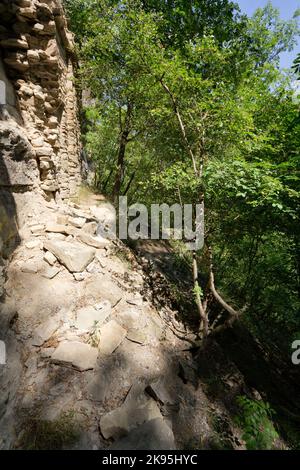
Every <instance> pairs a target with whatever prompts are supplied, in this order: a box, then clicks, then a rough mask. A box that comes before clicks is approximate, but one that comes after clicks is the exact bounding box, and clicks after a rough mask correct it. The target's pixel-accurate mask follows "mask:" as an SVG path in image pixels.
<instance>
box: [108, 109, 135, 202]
mask: <svg viewBox="0 0 300 470" xmlns="http://www.w3.org/2000/svg"><path fill="white" fill-rule="evenodd" d="M131 116H132V104H131V103H130V102H129V103H128V105H127V112H126V117H125V122H124V127H123V128H122V129H121V135H120V144H119V151H118V161H117V174H116V179H115V184H114V188H113V194H112V195H113V199H114V201H115V202H116V201H117V198H118V197H119V195H120V190H121V185H122V181H123V176H124V170H125V153H126V146H127V144H128V137H129V134H130V130H131Z"/></svg>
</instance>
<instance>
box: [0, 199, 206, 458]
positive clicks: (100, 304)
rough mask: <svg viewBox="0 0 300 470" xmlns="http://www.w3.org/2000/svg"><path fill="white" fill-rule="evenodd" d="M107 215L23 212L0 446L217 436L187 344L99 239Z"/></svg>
mask: <svg viewBox="0 0 300 470" xmlns="http://www.w3.org/2000/svg"><path fill="white" fill-rule="evenodd" d="M107 207H108V206H100V207H99V206H92V207H89V208H87V207H79V206H76V205H75V204H71V203H70V204H68V205H64V204H60V205H56V204H54V203H53V204H50V203H49V204H46V205H45V203H42V202H40V203H38V202H37V201H35V205H34V207H32V205H29V206H28V208H27V207H24V210H23V214H22V228H21V229H20V238H21V240H22V242H21V244H20V245H19V247H18V248H17V249H16V250H15V252H14V255H13V258H12V260H11V262H10V263H9V265H8V267H7V269H6V280H5V284H4V281H3V289H4V291H5V295H4V296H3V297H2V303H1V306H0V326H1V336H2V338H3V339H4V340H5V343H6V347H7V364H6V365H5V366H0V386H1V398H0V430H1V431H0V448H4V449H8V448H34V449H35V448H44V447H46V448H57V447H62V448H78V449H101V448H107V447H110V446H111V447H112V448H114V449H131V448H141V449H175V448H187V447H190V446H192V447H193V446H194V447H199V445H200V439H201V438H203V436H205V435H206V434H209V432H210V426H209V422H208V414H207V413H208V410H209V404H208V403H207V398H206V396H205V394H204V393H203V391H202V390H201V387H200V388H199V387H197V381H196V378H195V374H194V369H193V363H192V358H191V356H190V354H189V353H188V352H186V349H187V346H188V343H187V342H185V341H182V340H180V339H179V338H178V337H177V336H176V335H174V334H173V332H172V330H171V329H170V328H169V327H168V326H167V324H166V322H165V321H164V320H163V319H162V318H163V315H164V312H163V308H162V309H158V308H157V307H154V306H153V305H152V304H151V302H150V301H149V300H147V296H146V294H145V292H146V290H145V280H146V279H145V277H144V274H143V270H142V269H141V267H140V266H139V264H138V263H137V262H136V260H135V258H134V256H133V255H132V254H130V252H129V250H127V249H126V248H125V247H124V246H122V245H121V244H120V242H117V241H108V240H106V239H103V238H102V237H100V236H97V235H96V231H97V227H99V224H100V227H102V228H103V225H104V224H106V223H107V221H109V217H110V216H111V213H110V212H109V209H108V208H107ZM3 271H4V270H3ZM178 327H179V328H183V327H182V325H178ZM2 338H1V339H2Z"/></svg>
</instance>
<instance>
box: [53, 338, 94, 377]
mask: <svg viewBox="0 0 300 470" xmlns="http://www.w3.org/2000/svg"><path fill="white" fill-rule="evenodd" d="M97 357H98V349H97V348H93V347H92V346H90V345H89V344H86V343H81V342H80V341H63V342H62V343H60V344H59V346H58V347H57V348H56V349H55V351H54V353H53V354H52V356H51V361H53V362H55V363H58V364H64V365H66V366H72V367H75V369H78V370H80V371H84V370H89V369H94V367H95V365H96V361H97Z"/></svg>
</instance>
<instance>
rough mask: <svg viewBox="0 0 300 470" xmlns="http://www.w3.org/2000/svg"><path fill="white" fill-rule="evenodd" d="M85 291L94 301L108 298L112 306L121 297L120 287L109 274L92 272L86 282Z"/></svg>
mask: <svg viewBox="0 0 300 470" xmlns="http://www.w3.org/2000/svg"><path fill="white" fill-rule="evenodd" d="M85 293H86V296H87V297H90V298H92V299H93V300H94V301H95V302H99V301H101V300H109V302H110V303H111V305H112V307H114V306H115V305H116V304H117V303H118V302H119V301H120V300H121V299H122V297H123V292H122V290H121V289H120V287H119V286H118V285H117V284H116V283H115V282H113V281H112V280H111V279H110V277H109V276H106V275H103V274H94V275H93V276H92V277H91V278H90V279H89V280H88V281H87V283H86V288H85Z"/></svg>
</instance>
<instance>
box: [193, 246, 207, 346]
mask: <svg viewBox="0 0 300 470" xmlns="http://www.w3.org/2000/svg"><path fill="white" fill-rule="evenodd" d="M193 281H194V295H195V299H196V305H197V309H198V313H199V316H200V320H201V322H200V329H201V330H202V329H203V336H204V337H206V336H207V335H208V319H207V315H206V311H205V310H204V308H203V304H202V300H201V295H200V285H199V281H198V263H197V255H196V252H195V251H194V252H193Z"/></svg>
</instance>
